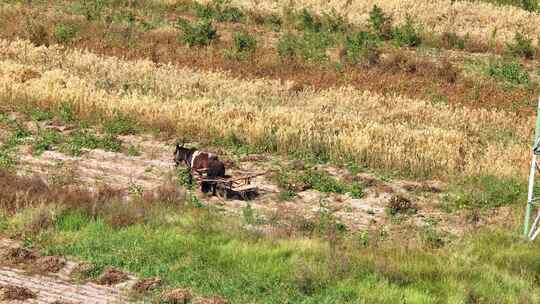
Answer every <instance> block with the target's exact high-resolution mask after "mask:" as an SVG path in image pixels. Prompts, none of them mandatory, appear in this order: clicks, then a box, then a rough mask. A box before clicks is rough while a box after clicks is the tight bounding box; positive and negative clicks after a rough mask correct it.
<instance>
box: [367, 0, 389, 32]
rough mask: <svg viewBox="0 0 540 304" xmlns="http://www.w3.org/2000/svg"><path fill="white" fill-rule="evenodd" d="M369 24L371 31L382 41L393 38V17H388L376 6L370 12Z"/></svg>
mask: <svg viewBox="0 0 540 304" xmlns="http://www.w3.org/2000/svg"><path fill="white" fill-rule="evenodd" d="M368 24H369V28H370V30H371V31H372V32H373V33H374V34H375V35H376V36H377V37H378V38H379V39H382V40H389V39H391V38H392V17H391V16H388V15H386V13H384V12H383V10H382V9H381V8H380V7H378V6H377V5H374V6H373V8H372V9H371V11H370V12H369V19H368Z"/></svg>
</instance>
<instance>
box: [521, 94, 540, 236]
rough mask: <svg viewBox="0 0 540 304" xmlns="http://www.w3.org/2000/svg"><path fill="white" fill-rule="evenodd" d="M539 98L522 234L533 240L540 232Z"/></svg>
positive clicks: (539, 99)
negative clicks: (538, 190)
mask: <svg viewBox="0 0 540 304" xmlns="http://www.w3.org/2000/svg"><path fill="white" fill-rule="evenodd" d="M539 135H540V98H538V108H537V113H536V126H535V129H534V139H533V149H532V152H533V153H532V160H531V170H530V172H529V186H528V190H527V209H526V210H525V220H524V225H523V236H524V237H525V238H527V239H529V240H531V241H532V240H534V239H535V238H536V237H537V236H538V234H540V229H539V227H538V223H539V221H540V208H538V203H537V202H538V201H539V200H540V198H537V197H535V193H534V182H535V177H536V173H537V172H539V171H540V170H539V169H540V167H539V166H538V162H537V158H538V155H540V140H539V138H538V137H539ZM535 209H537V210H536V211H537V215H536V217H535V219H534V221H533V224H532V225H530V220H531V216H532V213H533V211H534V210H535Z"/></svg>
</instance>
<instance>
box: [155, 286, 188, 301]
mask: <svg viewBox="0 0 540 304" xmlns="http://www.w3.org/2000/svg"><path fill="white" fill-rule="evenodd" d="M192 298H193V295H192V293H191V291H190V290H188V289H183V288H177V289H172V290H165V291H163V292H162V293H161V296H160V299H161V301H162V302H163V303H167V304H188V303H190V302H191V299H192Z"/></svg>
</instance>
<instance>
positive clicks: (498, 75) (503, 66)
mask: <svg viewBox="0 0 540 304" xmlns="http://www.w3.org/2000/svg"><path fill="white" fill-rule="evenodd" d="M486 73H487V75H488V76H489V77H491V78H494V79H496V80H498V81H501V82H503V83H505V84H508V85H513V86H515V85H525V86H528V85H530V82H531V80H530V77H529V73H527V71H526V70H525V69H524V68H523V66H522V65H521V64H520V63H519V62H515V61H514V62H509V63H507V62H491V63H489V65H488V66H487V69H486Z"/></svg>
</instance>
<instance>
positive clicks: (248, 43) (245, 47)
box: [234, 32, 257, 53]
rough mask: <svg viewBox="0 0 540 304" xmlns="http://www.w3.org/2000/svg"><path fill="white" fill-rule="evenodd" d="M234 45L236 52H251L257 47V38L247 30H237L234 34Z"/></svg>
mask: <svg viewBox="0 0 540 304" xmlns="http://www.w3.org/2000/svg"><path fill="white" fill-rule="evenodd" d="M234 47H235V49H236V51H238V52H248V53H253V52H255V49H256V48H257V39H255V37H254V36H253V35H251V34H249V33H248V32H237V33H235V34H234Z"/></svg>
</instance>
